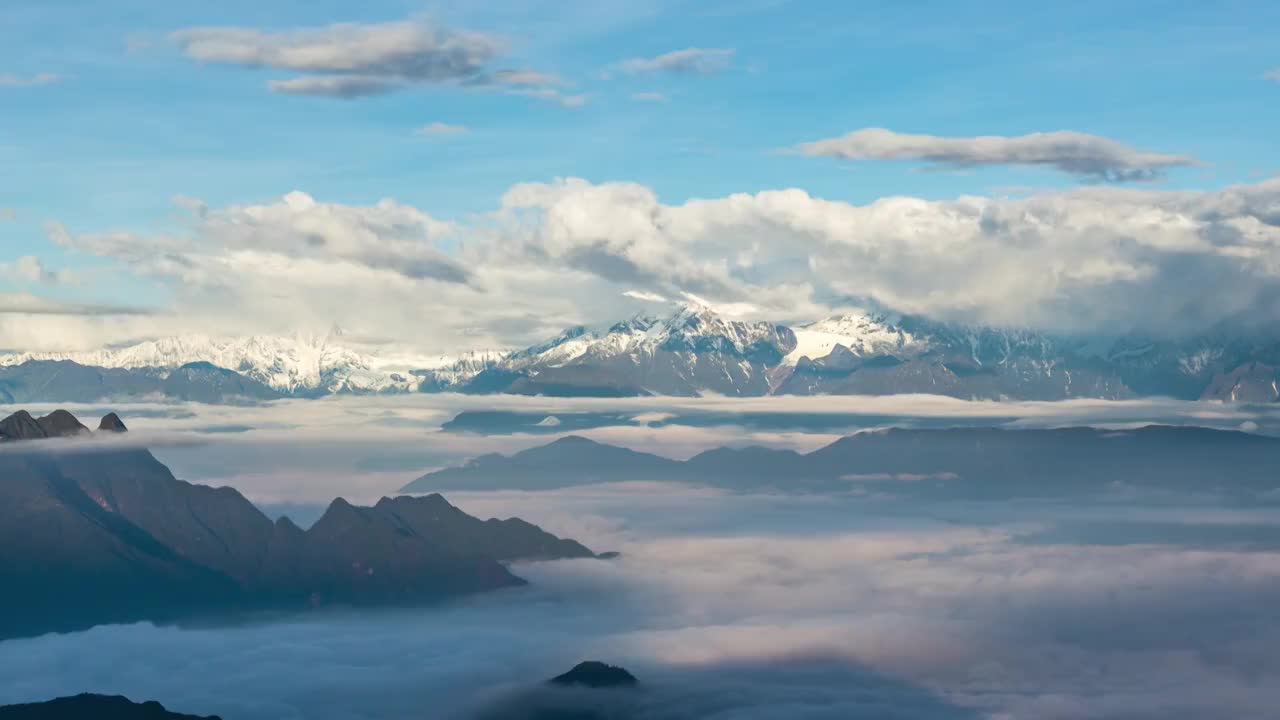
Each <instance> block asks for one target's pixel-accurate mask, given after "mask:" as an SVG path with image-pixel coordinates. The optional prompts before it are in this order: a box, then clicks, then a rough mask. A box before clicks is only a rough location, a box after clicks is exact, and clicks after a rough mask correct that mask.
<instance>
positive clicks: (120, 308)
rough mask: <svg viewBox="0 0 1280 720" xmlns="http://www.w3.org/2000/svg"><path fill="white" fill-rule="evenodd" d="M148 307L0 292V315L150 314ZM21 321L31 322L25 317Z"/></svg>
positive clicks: (94, 315) (91, 315)
mask: <svg viewBox="0 0 1280 720" xmlns="http://www.w3.org/2000/svg"><path fill="white" fill-rule="evenodd" d="M152 312H153V311H152V310H150V309H148V308H143V307H134V306H128V305H109V304H92V303H73V302H59V301H57V300H50V299H48V298H43V297H39V296H37V295H31V294H29V293H0V315H17V316H31V315H44V316H49V315H52V316H59V315H65V316H72V317H99V316H118V315H150V314H151V313H152ZM22 322H28V323H29V322H31V318H30V317H27V318H26V319H24V320H22Z"/></svg>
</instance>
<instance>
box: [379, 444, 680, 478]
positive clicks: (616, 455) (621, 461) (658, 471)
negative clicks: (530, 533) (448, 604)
mask: <svg viewBox="0 0 1280 720" xmlns="http://www.w3.org/2000/svg"><path fill="white" fill-rule="evenodd" d="M678 469H679V463H676V462H674V461H672V460H668V459H666V458H663V457H659V456H657V455H650V454H647V453H639V452H635V451H634V450H628V449H627V448H620V447H614V446H612V445H605V444H602V443H598V442H595V441H594V440H588V439H587V438H584V437H579V436H577V435H568V436H565V437H562V438H560V439H558V440H555V441H554V442H551V443H549V444H547V445H541V446H539V447H535V448H530V449H528V450H524V451H522V452H519V453H516V454H515V455H512V456H506V455H498V454H489V455H481V456H480V457H477V458H474V459H472V460H469V461H467V463H466V464H464V465H462V466H461V467H456V468H445V469H443V470H439V471H437V472H433V473H430V474H428V475H424V476H423V477H421V478H418V479H417V480H414V481H413V482H411V483H409V484H408V485H405V486H404V488H402V492H428V491H431V490H434V489H436V488H442V487H453V488H467V489H469V490H498V489H505V488H512V487H519V488H521V489H526V490H544V489H550V488H557V487H565V486H568V485H588V484H592V483H606V482H623V481H627V480H653V479H655V478H660V477H663V476H665V475H668V474H670V473H673V472H676V471H678ZM515 478H519V482H518V485H513V484H512V481H513V480H514V479H515Z"/></svg>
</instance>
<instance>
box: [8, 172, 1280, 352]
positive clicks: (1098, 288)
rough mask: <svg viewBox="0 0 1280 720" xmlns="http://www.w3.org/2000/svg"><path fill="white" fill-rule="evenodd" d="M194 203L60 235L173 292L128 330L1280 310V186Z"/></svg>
mask: <svg viewBox="0 0 1280 720" xmlns="http://www.w3.org/2000/svg"><path fill="white" fill-rule="evenodd" d="M179 204H180V206H182V207H183V208H184V209H185V211H186V212H187V214H188V221H187V222H186V224H185V226H183V227H179V228H177V229H176V230H175V231H173V232H171V233H168V234H161V235H156V234H140V233H134V232H129V231H112V232H99V233H84V234H72V233H69V232H67V231H66V230H64V229H62V228H60V227H58V226H53V227H51V229H50V238H51V239H52V240H53V241H54V242H55V243H57V244H59V245H61V246H63V247H64V248H66V249H69V250H71V251H75V252H80V253H84V254H90V255H96V256H99V257H100V258H101V259H102V260H101V261H102V262H104V263H106V264H107V266H108V269H109V270H111V271H112V272H116V273H123V274H124V275H125V276H126V277H127V276H134V277H136V278H140V279H145V280H146V281H148V282H151V283H157V284H159V286H160V287H163V288H167V289H168V292H169V293H170V299H169V300H168V302H167V304H166V306H164V307H161V308H157V310H168V311H171V312H172V313H174V314H175V317H174V318H173V323H174V327H172V328H170V327H166V326H165V323H166V322H168V320H166V319H165V317H166V314H164V313H161V314H159V315H156V316H155V317H152V318H148V319H147V320H146V322H147V323H150V324H149V325H146V324H141V323H135V324H134V325H132V327H134V329H133V330H132V331H131V332H132V333H133V334H134V335H137V334H151V335H155V334H172V333H173V332H175V331H177V329H178V328H181V329H182V330H183V331H188V332H189V331H191V330H193V329H200V330H205V331H208V332H215V333H228V332H229V333H233V334H243V333H246V332H292V331H293V330H296V329H299V328H301V329H310V330H315V331H324V330H327V329H328V328H329V327H330V326H331V325H332V324H333V323H335V322H336V323H338V324H339V325H341V326H343V327H345V328H347V329H349V330H351V331H352V332H353V333H355V334H356V335H360V336H365V337H375V338H383V339H385V340H394V341H397V342H400V343H404V344H409V345H414V346H416V347H417V348H419V349H421V350H429V351H441V352H450V351H456V350H458V349H460V348H468V347H492V346H498V345H506V346H510V345H521V344H528V343H531V342H535V341H538V340H540V339H544V338H545V337H549V336H551V335H553V334H555V333H556V332H559V331H560V330H561V329H563V328H564V327H566V326H569V325H573V324H577V323H584V322H585V323H609V322H614V321H616V320H618V319H620V318H623V317H627V316H629V315H631V314H633V313H635V312H638V311H662V310H664V307H663V305H664V299H667V298H681V297H690V296H696V297H699V298H702V299H704V300H706V301H707V302H709V303H711V304H712V305H715V306H717V307H720V308H721V309H722V310H724V311H726V312H729V313H732V314H737V315H741V316H750V317H757V318H765V319H771V320H776V321H792V322H795V321H805V320H812V319H816V318H819V317H822V316H825V315H828V314H830V313H833V312H838V311H840V310H841V309H842V308H847V307H850V306H865V305H866V304H868V303H871V304H878V305H881V306H884V307H887V308H890V309H893V310H897V311H900V312H909V313H918V314H922V315H927V316H932V317H935V318H939V319H944V320H952V321H960V322H969V323H986V324H995V325H1004V326H1032V327H1038V328H1043V329H1048V330H1057V331H1068V332H1087V333H1096V332H1100V333H1108V334H1112V333H1127V332H1139V333H1147V334H1157V335H1163V334H1173V335H1177V334H1187V333H1199V332H1205V331H1209V330H1211V329H1214V328H1216V327H1218V326H1220V325H1222V324H1223V323H1228V324H1240V325H1243V326H1248V327H1266V326H1267V325H1268V323H1273V322H1274V321H1275V320H1276V318H1277V316H1278V315H1280V292H1278V291H1280V282H1278V280H1280V210H1277V208H1278V207H1280V180H1274V179H1273V180H1268V181H1265V182H1261V183H1258V184H1253V185H1237V186H1231V187H1227V188H1223V189H1221V190H1214V191H1207V192H1190V191H1177V192H1173V191H1157V190H1141V191H1140V190H1130V189H1120V188H1108V187H1099V188H1083V189H1077V190H1071V191H1063V192H1046V193H1041V194H1036V195H1032V196H1029V197H1026V198H994V197H976V196H964V197H959V198H956V199H953V200H923V199H918V198H911V197H888V198H883V199H880V200H877V201H875V202H872V203H870V204H866V205H854V204H850V203H846V202H841V201H834V200H826V199H822V198H817V197H814V196H812V195H810V194H808V193H806V192H804V191H803V190H798V189H788V190H769V191H762V192H758V193H754V194H745V193H743V194H734V195H729V196H726V197H720V198H710V199H694V200H689V201H687V202H684V203H681V204H674V205H673V204H665V203H663V202H661V201H660V200H659V199H658V197H657V195H656V194H655V193H654V191H653V190H651V189H650V188H648V187H645V186H643V185H639V184H635V183H623V182H615V183H600V184H596V183H590V182H587V181H584V180H578V179H565V180H557V181H554V182H545V183H521V184H518V185H515V186H513V187H511V188H510V189H509V190H508V191H507V192H506V193H505V194H504V195H503V197H502V199H501V203H500V206H499V207H498V208H497V209H496V210H495V211H493V212H491V213H489V214H487V215H483V216H479V217H475V218H472V219H469V220H468V221H467V222H465V223H458V222H449V221H445V220H441V219H438V218H435V217H433V216H431V215H429V214H427V213H425V212H423V211H421V210H419V209H417V208H414V207H411V206H407V205H404V204H402V203H398V202H395V201H393V200H383V201H380V202H378V203H375V204H373V205H367V206H352V205H343V204H339V203H331V202H323V201H320V200H316V199H314V198H312V197H311V196H309V195H307V194H305V193H302V192H293V193H289V194H288V195H285V196H284V197H281V198H278V199H275V200H271V201H268V202H265V203H261V204H252V205H237V206H229V207H222V208H217V207H208V206H206V205H205V204H204V203H202V202H200V201H195V200H183V199H180V200H179ZM32 262H34V263H40V261H39V260H33V261H31V262H25V263H24V270H23V271H24V272H27V274H29V271H30V269H31V267H34V265H32V264H31V263H32ZM41 267H42V268H43V267H44V265H43V264H41ZM17 270H18V269H17V268H16V267H15V268H12V269H11V272H17ZM45 271H47V272H54V273H56V272H57V271H58V270H57V268H45ZM110 304H113V305H119V304H121V303H119V302H112V303H110ZM177 315H181V318H178V317H176V316H177ZM121 334H128V332H127V331H126V330H124V329H123V328H122V327H120V326H118V325H111V326H106V325H100V326H96V327H95V326H85V325H79V326H74V327H73V326H71V325H65V324H60V323H54V324H52V325H49V326H47V327H45V326H42V327H40V328H35V329H33V328H31V327H25V328H19V327H17V326H16V325H15V324H14V322H12V321H11V322H8V323H6V322H5V321H3V320H0V345H8V346H21V347H27V348H28V349H33V350H34V349H41V348H55V349H56V348H62V347H67V346H68V345H71V344H74V343H80V344H82V345H90V346H91V345H92V344H98V343H101V342H106V341H117V340H122V339H124V338H122V337H120V335H121Z"/></svg>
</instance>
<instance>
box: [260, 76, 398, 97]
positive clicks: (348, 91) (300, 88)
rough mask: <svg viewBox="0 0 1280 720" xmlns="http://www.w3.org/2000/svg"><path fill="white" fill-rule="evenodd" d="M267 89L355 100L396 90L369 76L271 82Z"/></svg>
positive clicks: (325, 77)
mask: <svg viewBox="0 0 1280 720" xmlns="http://www.w3.org/2000/svg"><path fill="white" fill-rule="evenodd" d="M267 87H269V88H271V89H272V90H274V91H275V92H278V93H281V94H284V95H324V96H328V97H336V98H343V99H354V98H362V97H370V96H373V95H382V94H384V93H388V92H391V91H392V90H395V89H396V85H395V83H393V82H389V81H387V80H385V79H383V78H379V77H371V76H368V75H316V76H309V77H296V78H289V79H288V80H271V81H268V82H267Z"/></svg>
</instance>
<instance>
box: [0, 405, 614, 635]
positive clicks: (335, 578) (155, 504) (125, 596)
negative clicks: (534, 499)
mask: <svg viewBox="0 0 1280 720" xmlns="http://www.w3.org/2000/svg"><path fill="white" fill-rule="evenodd" d="M124 431H125V425H124V422H123V421H121V419H120V418H119V417H118V416H116V415H115V414H111V415H107V416H106V417H104V418H103V419H102V420H101V421H100V422H99V423H98V430H97V431H90V430H89V429H88V428H87V427H86V426H85V425H84V424H82V423H81V422H80V421H79V420H78V419H76V418H75V416H73V415H72V414H71V413H68V412H65V411H57V412H53V413H50V414H49V415H45V416H43V417H39V418H35V417H33V416H32V415H30V414H29V413H27V412H25V411H18V412H15V413H13V414H12V415H9V416H8V417H6V418H4V420H2V421H0V438H2V439H3V442H0V587H3V588H4V591H3V592H0V638H2V637H12V636H21V635H34V634H40V633H44V632H49V631H63V630H74V629H79V628H85V627H89V626H92V625H96V624H101V623H110V622H128V621H137V620H156V621H179V620H183V619H187V618H195V617H201V616H222V615H227V614H235V613H241V612H244V611H249V610H268V609H269V610H280V611H300V610H304V609H308V608H314V607H327V606H335V605H337V606H341V605H409V604H416V603H423V602H430V601H435V600H439V599H442V598H447V597H451V596H455V595H459V594H464V593H473V592H481V591H486V590H495V589H499V588H506V587H515V586H519V585H523V584H524V581H523V580H522V579H520V578H519V577H518V576H516V575H515V574H514V573H513V572H512V571H511V570H510V569H509V568H508V567H507V564H508V563H510V562H514V561H529V560H551V559H564V558H592V557H595V556H594V554H593V553H592V552H591V551H590V550H588V549H587V548H586V547H584V546H582V545H581V544H579V543H577V542H574V541H573V540H566V539H562V538H558V537H556V536H554V535H552V534H550V533H547V532H544V531H543V530H542V529H540V528H538V527H537V526H535V525H531V524H529V523H527V522H524V521H523V520H520V519H518V518H512V519H508V520H480V519H477V518H474V517H472V516H470V515H467V514H466V513H464V512H463V511H462V510H459V509H458V508H456V507H454V506H453V505H451V504H450V503H449V502H448V501H446V500H445V499H444V498H443V497H442V496H440V495H428V496H425V497H395V498H382V499H381V500H379V501H378V502H377V503H376V504H375V505H373V506H372V507H361V506H356V505H352V504H351V503H348V502H347V501H345V500H343V499H341V498H339V499H337V500H334V501H333V503H332V504H331V505H330V506H329V508H328V510H327V511H326V512H325V513H324V515H323V516H322V517H321V518H320V519H319V520H318V521H317V522H316V523H315V524H314V525H313V526H311V527H310V528H307V529H305V530H304V529H302V528H300V527H298V526H297V525H295V524H294V523H293V522H291V521H290V520H289V519H288V518H280V519H278V520H275V521H273V520H272V519H271V518H269V517H267V516H266V515H265V514H263V513H262V512H261V511H260V510H258V508H257V507H255V506H254V505H253V503H251V502H249V501H248V500H247V499H246V498H245V497H244V496H243V495H241V494H240V493H239V492H237V491H235V490H234V489H231V488H226V487H222V488H214V487H208V486H204V485H195V484H192V483H188V482H183V481H181V480H178V479H176V478H174V476H173V474H172V473H170V472H169V469H168V468H167V467H165V466H164V465H163V464H162V463H160V461H158V460H157V459H156V458H155V457H154V456H153V455H152V454H151V453H150V452H149V451H147V450H146V449H144V448H141V447H138V446H136V445H134V444H132V443H130V442H128V439H127V436H123V435H119V433H123V432H124ZM107 434H110V435H112V436H114V437H113V439H114V440H115V442H98V441H92V440H94V439H95V438H97V439H99V440H100V439H102V438H103V437H104V436H105V435H107Z"/></svg>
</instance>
